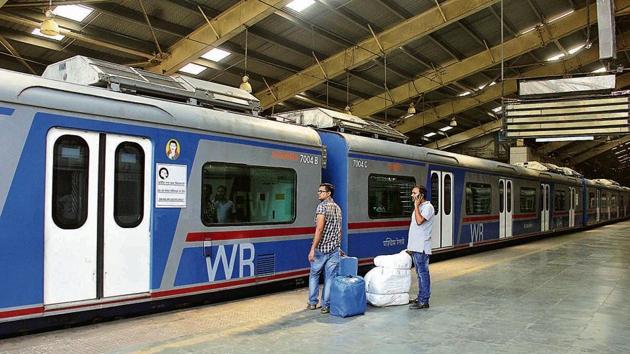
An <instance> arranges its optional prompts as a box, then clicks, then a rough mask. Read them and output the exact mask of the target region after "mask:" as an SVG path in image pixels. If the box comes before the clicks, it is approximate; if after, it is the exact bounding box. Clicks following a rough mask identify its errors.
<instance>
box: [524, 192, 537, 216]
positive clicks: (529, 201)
mask: <svg viewBox="0 0 630 354" xmlns="http://www.w3.org/2000/svg"><path fill="white" fill-rule="evenodd" d="M535 211H536V188H527V187H522V188H521V190H520V212H521V213H532V212H535Z"/></svg>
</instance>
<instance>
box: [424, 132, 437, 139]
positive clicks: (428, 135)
mask: <svg viewBox="0 0 630 354" xmlns="http://www.w3.org/2000/svg"><path fill="white" fill-rule="evenodd" d="M434 135H435V133H434V132H430V133H426V134H424V136H426V137H427V138H430V137H432V136H434Z"/></svg>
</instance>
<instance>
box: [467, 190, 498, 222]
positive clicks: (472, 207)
mask: <svg viewBox="0 0 630 354" xmlns="http://www.w3.org/2000/svg"><path fill="white" fill-rule="evenodd" d="M491 210H492V187H491V186H490V185H489V184H483V183H466V214H467V215H482V214H490V212H491Z"/></svg>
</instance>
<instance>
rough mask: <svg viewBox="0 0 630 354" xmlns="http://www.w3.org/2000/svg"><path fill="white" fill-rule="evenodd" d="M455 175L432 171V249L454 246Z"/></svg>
mask: <svg viewBox="0 0 630 354" xmlns="http://www.w3.org/2000/svg"><path fill="white" fill-rule="evenodd" d="M453 185H454V184H453V174H452V173H450V172H442V171H431V203H432V204H433V207H434V208H435V215H434V218H435V219H434V220H433V231H432V232H433V233H432V235H431V247H432V248H441V247H450V246H453V199H454V193H453Z"/></svg>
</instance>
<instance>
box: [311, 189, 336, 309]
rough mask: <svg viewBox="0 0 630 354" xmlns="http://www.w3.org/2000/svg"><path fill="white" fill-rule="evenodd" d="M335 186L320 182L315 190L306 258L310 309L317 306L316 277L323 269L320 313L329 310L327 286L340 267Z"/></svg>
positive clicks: (317, 285) (317, 283)
mask: <svg viewBox="0 0 630 354" xmlns="http://www.w3.org/2000/svg"><path fill="white" fill-rule="evenodd" d="M334 191H335V187H334V186H333V185H332V184H330V183H322V184H320V185H319V188H318V190H317V197H318V198H319V200H320V203H319V205H318V206H317V210H316V211H315V225H316V227H315V237H314V238H313V245H312V246H311V251H310V252H309V253H308V261H309V262H310V263H311V272H310V275H309V279H308V291H309V295H308V306H307V308H308V309H309V310H315V309H316V308H317V298H318V297H319V276H320V275H321V273H322V270H324V290H323V291H322V313H328V312H330V310H329V309H330V287H331V285H332V280H333V279H334V278H335V277H336V276H337V271H338V269H339V253H340V249H339V246H340V245H341V208H339V205H337V203H335V201H334V200H333V199H332V195H333V193H334Z"/></svg>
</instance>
